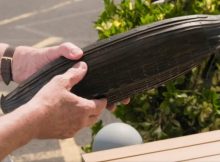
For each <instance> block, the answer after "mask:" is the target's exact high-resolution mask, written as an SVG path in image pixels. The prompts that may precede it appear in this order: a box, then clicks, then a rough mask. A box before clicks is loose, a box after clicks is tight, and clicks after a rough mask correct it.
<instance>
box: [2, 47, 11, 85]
mask: <svg viewBox="0 0 220 162" xmlns="http://www.w3.org/2000/svg"><path fill="white" fill-rule="evenodd" d="M8 46H9V45H8V44H6V43H0V60H1V58H2V56H3V53H4V52H5V50H6V48H7V47H8ZM0 67H1V61H0ZM1 80H2V75H1V70H0V81H1Z"/></svg>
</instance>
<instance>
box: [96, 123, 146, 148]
mask: <svg viewBox="0 0 220 162" xmlns="http://www.w3.org/2000/svg"><path fill="white" fill-rule="evenodd" d="M141 143H143V140H142V138H141V136H140V134H139V133H138V132H137V130H136V129H134V128H133V127H131V126H130V125H128V124H125V123H112V124H109V125H107V126H105V127H103V128H102V129H101V130H100V131H99V132H98V133H97V135H96V136H95V138H94V142H93V146H92V151H100V150H107V149H111V148H117V147H123V146H129V145H135V144H141Z"/></svg>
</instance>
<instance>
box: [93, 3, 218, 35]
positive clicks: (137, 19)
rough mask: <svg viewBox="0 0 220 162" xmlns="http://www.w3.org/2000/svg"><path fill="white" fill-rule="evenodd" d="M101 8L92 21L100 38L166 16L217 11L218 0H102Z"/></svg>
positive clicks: (216, 12)
mask: <svg viewBox="0 0 220 162" xmlns="http://www.w3.org/2000/svg"><path fill="white" fill-rule="evenodd" d="M104 2H105V10H104V11H103V13H102V14H101V15H100V18H99V20H97V22H96V29H97V30H98V32H99V37H100V39H103V38H107V37H109V36H112V35H115V34H118V33H122V32H125V31H128V30H130V29H132V28H134V27H137V26H140V25H143V24H148V23H152V22H155V21H159V20H163V19H166V18H171V17H176V16H182V15H192V14H219V13H220V1H218V0H171V1H170V2H167V3H163V4H153V3H152V2H151V0H134V1H132V0H122V2H121V3H120V4H118V5H116V4H115V3H114V1H113V0H104Z"/></svg>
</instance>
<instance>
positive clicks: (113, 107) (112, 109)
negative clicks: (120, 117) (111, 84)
mask: <svg viewBox="0 0 220 162" xmlns="http://www.w3.org/2000/svg"><path fill="white" fill-rule="evenodd" d="M107 109H108V110H109V111H111V112H114V111H115V110H116V104H115V103H114V104H111V105H108V106H107Z"/></svg>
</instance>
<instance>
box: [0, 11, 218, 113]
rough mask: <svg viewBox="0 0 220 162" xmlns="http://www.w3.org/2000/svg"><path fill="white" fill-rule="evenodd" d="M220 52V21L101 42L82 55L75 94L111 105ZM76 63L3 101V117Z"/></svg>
mask: <svg viewBox="0 0 220 162" xmlns="http://www.w3.org/2000/svg"><path fill="white" fill-rule="evenodd" d="M219 46H220V15H219V16H210V15H193V16H183V17H177V18H172V19H167V20H163V21H160V22H156V23H153V24H150V25H145V26H141V27H138V28H135V29H133V30H131V31H129V32H127V33H123V34H119V35H116V36H113V37H110V38H109V39H106V40H103V41H99V42H97V43H95V44H92V45H90V46H88V47H86V48H84V49H83V51H84V56H83V58H82V59H81V60H83V61H85V62H86V63H87V64H88V67H89V70H88V73H87V75H86V76H85V78H84V79H83V80H82V81H81V82H80V83H79V84H78V85H77V86H75V87H74V88H73V89H72V90H71V91H72V92H73V93H75V94H77V95H79V96H82V97H86V98H89V99H92V98H100V97H107V98H108V102H109V103H113V102H117V101H120V100H121V99H123V98H126V97H128V96H131V95H133V94H136V93H139V92H142V91H144V90H148V89H151V88H153V87H157V86H159V85H161V84H163V83H165V82H167V81H169V80H172V79H174V78H176V77H178V76H179V75H182V74H184V73H186V72H187V71H189V70H190V69H192V68H193V67H195V66H196V65H198V64H200V63H201V61H202V60H204V59H205V58H208V57H209V56H210V55H211V54H213V53H214V52H215V51H216V50H217V49H218V47H219ZM75 63H76V61H71V60H68V59H65V58H59V59H57V60H55V61H54V62H52V63H50V64H48V65H46V66H45V67H43V68H42V69H41V70H40V71H39V72H37V73H35V74H34V75H33V76H31V77H30V78H29V79H27V80H26V81H24V82H23V83H22V84H20V85H19V86H18V87H17V88H16V89H15V90H14V91H12V92H11V93H10V94H8V95H7V96H5V97H4V96H3V97H2V99H1V107H2V110H3V112H4V113H8V112H10V111H12V110H14V109H16V108H18V107H19V106H21V105H22V104H25V103H26V102H28V101H29V100H30V99H31V98H32V97H33V96H34V95H35V94H36V93H37V92H38V90H39V89H40V88H42V86H43V85H45V84H46V83H47V82H48V81H50V79H51V78H52V77H53V76H55V75H57V74H61V73H64V72H65V71H66V70H67V69H68V68H70V67H72V66H73V65H74V64H75Z"/></svg>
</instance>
